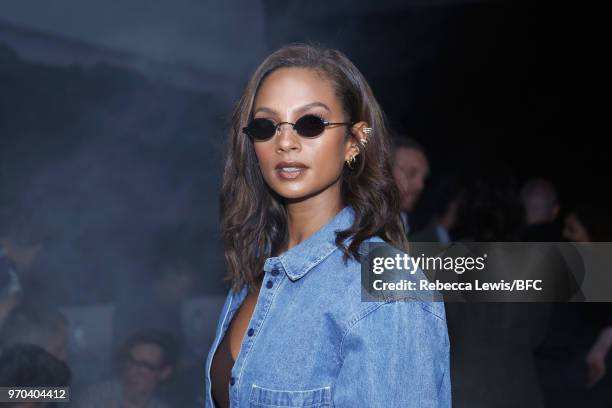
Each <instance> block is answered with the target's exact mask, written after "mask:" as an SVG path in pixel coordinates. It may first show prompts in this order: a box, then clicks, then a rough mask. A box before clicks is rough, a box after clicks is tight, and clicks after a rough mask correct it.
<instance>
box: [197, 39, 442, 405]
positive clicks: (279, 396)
mask: <svg viewBox="0 0 612 408" xmlns="http://www.w3.org/2000/svg"><path fill="white" fill-rule="evenodd" d="M387 136H388V131H387V128H386V125H385V121H384V116H383V112H382V111H381V109H380V107H379V105H378V103H377V102H376V99H375V98H374V96H373V95H372V91H371V90H370V87H369V85H368V84H367V82H366V81H365V79H364V78H363V76H362V75H361V73H360V72H359V71H358V70H357V68H355V66H354V65H353V64H352V63H351V62H350V61H349V60H348V59H347V58H346V57H345V56H344V55H343V54H341V53H340V52H338V51H336V50H329V49H323V48H318V47H314V46H310V45H302V44H294V45H290V46H286V47H284V48H281V49H280V50H278V51H276V52H274V53H273V54H272V55H270V56H269V57H268V58H267V59H266V60H265V61H264V62H263V63H262V64H261V65H260V66H259V68H258V69H257V70H256V71H255V73H254V74H253V77H252V78H251V81H250V82H249V84H248V86H247V88H246V90H245V92H244V94H243V95H242V97H241V99H240V100H239V102H238V104H237V105H236V108H235V110H234V114H233V118H232V128H231V132H230V144H229V152H228V157H227V161H226V164H225V172H224V175H223V185H222V188H221V202H220V204H221V217H222V224H223V234H224V241H225V257H226V260H227V264H228V269H229V279H230V280H231V283H232V290H231V291H230V293H229V294H228V297H227V300H226V302H225V305H224V307H223V310H222V312H221V317H220V321H219V324H218V327H217V334H216V338H215V340H214V342H213V346H212V348H211V350H210V353H209V356H208V360H207V365H206V378H207V388H208V391H207V395H206V406H207V407H214V406H217V407H227V406H232V407H310V408H317V407H331V406H336V407H359V406H363V407H411V406H415V407H416V406H418V407H425V406H449V405H450V380H449V362H448V361H449V354H448V353H449V343H448V335H447V329H446V320H445V315H444V306H443V304H442V303H426V302H417V301H410V302H409V301H405V302H401V301H387V302H361V285H360V276H361V274H360V270H361V269H360V263H359V262H358V260H359V259H360V256H361V255H363V251H364V249H363V248H364V244H365V243H367V242H372V241H376V242H383V241H384V242H387V243H389V244H392V245H394V246H396V247H399V248H403V247H405V245H406V242H405V236H404V234H403V230H402V227H401V221H400V217H399V209H398V193H397V190H396V187H395V186H394V184H393V180H392V177H391V171H390V167H389V163H388V157H389V154H388V153H389V146H388V140H387Z"/></svg>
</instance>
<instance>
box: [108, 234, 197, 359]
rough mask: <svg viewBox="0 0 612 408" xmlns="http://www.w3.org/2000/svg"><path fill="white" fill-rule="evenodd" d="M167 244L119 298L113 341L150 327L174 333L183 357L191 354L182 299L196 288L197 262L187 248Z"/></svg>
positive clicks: (123, 338)
mask: <svg viewBox="0 0 612 408" xmlns="http://www.w3.org/2000/svg"><path fill="white" fill-rule="evenodd" d="M171 245H176V244H168V245H167V246H164V247H163V248H161V249H159V250H157V251H155V254H156V255H155V256H154V257H153V258H152V259H151V260H150V262H149V264H148V265H149V267H148V268H147V271H146V276H143V277H142V278H141V279H139V280H137V281H135V282H132V284H131V286H130V287H129V288H126V290H125V291H124V293H125V295H124V296H123V297H122V298H121V299H119V300H118V301H117V307H116V312H115V319H114V336H113V337H114V341H115V344H121V343H122V342H123V341H125V339H126V338H128V337H129V336H130V335H132V334H133V333H135V332H137V331H139V330H142V329H145V328H148V329H158V330H162V331H166V332H169V333H172V335H173V336H174V337H175V338H176V340H177V342H178V347H179V351H180V354H181V360H184V359H187V358H188V357H190V355H189V353H188V351H189V350H188V344H187V340H186V338H185V330H184V328H183V326H182V320H181V310H182V309H181V308H182V303H183V301H184V300H185V299H186V298H187V297H188V296H189V295H190V294H191V293H193V291H194V289H195V282H196V274H197V273H198V271H197V267H196V263H195V262H194V261H193V258H192V257H190V256H189V254H185V250H184V248H176V247H171Z"/></svg>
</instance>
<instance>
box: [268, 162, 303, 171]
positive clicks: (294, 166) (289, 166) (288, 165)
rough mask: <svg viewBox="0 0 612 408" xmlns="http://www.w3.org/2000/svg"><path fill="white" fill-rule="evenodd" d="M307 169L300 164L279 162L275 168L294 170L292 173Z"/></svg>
mask: <svg viewBox="0 0 612 408" xmlns="http://www.w3.org/2000/svg"><path fill="white" fill-rule="evenodd" d="M307 168H308V166H306V165H305V164H304V163H300V162H280V163H278V164H277V165H276V167H275V169H276V170H287V169H294V171H297V170H300V169H307Z"/></svg>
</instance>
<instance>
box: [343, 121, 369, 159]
mask: <svg viewBox="0 0 612 408" xmlns="http://www.w3.org/2000/svg"><path fill="white" fill-rule="evenodd" d="M371 132H372V128H371V127H369V125H368V123H367V122H364V121H361V122H357V123H355V124H354V125H353V126H351V137H349V138H348V140H347V141H346V151H345V155H344V160H348V159H350V158H351V157H353V156H357V155H358V154H360V153H362V152H363V150H364V149H365V147H366V145H367V143H368V142H369V141H370V139H369V137H370V134H371Z"/></svg>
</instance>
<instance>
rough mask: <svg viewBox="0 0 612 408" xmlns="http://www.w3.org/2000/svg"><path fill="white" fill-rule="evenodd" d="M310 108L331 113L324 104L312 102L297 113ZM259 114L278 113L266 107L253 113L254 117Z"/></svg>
mask: <svg viewBox="0 0 612 408" xmlns="http://www.w3.org/2000/svg"><path fill="white" fill-rule="evenodd" d="M310 108H323V109H325V110H326V111H328V112H329V113H331V109H329V107H328V106H327V105H326V104H324V103H323V102H312V103H309V104H306V105H304V106H302V107H300V108H298V109H297V111H296V112H304V111H307V110H308V109H310ZM258 112H266V113H270V114H276V113H277V112H276V111H275V110H274V109H270V108H266V107H265V106H262V107H260V108H257V110H256V111H255V112H253V115H254V114H256V113H258Z"/></svg>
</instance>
